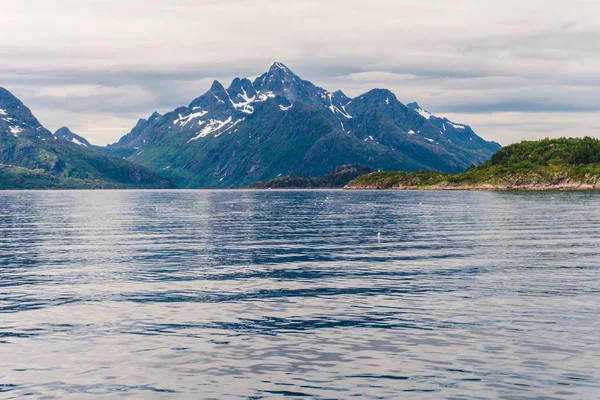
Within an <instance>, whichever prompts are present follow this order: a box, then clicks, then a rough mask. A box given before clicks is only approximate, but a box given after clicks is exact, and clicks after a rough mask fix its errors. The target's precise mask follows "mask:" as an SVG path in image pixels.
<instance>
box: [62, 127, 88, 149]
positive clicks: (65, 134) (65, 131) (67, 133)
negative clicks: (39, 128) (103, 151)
mask: <svg viewBox="0 0 600 400" xmlns="http://www.w3.org/2000/svg"><path fill="white" fill-rule="evenodd" d="M54 136H56V138H57V139H62V140H66V141H67V142H71V143H75V144H77V145H79V146H84V147H88V148H92V144H91V143H90V142H88V141H87V140H86V139H85V138H84V137H83V136H79V135H77V134H75V133H73V132H71V130H70V129H69V128H67V127H66V126H63V127H62V128H60V129H58V130H57V131H56V132H54Z"/></svg>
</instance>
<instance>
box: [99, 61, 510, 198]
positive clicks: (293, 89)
mask: <svg viewBox="0 0 600 400" xmlns="http://www.w3.org/2000/svg"><path fill="white" fill-rule="evenodd" d="M440 121H441V122H440ZM500 147H501V146H500V145H499V144H497V143H495V142H488V141H485V140H484V139H482V138H481V137H479V136H477V135H476V134H475V132H473V130H472V129H471V128H470V127H468V125H462V124H457V123H454V122H451V121H449V120H447V119H444V118H438V117H435V118H434V116H432V115H431V114H425V113H424V112H422V111H420V107H419V109H411V108H410V107H407V106H405V105H404V104H402V103H401V102H400V101H399V100H398V99H397V97H396V96H395V94H394V93H392V92H391V91H389V90H387V89H373V90H371V91H368V92H367V93H364V94H362V95H360V96H357V97H355V98H350V97H348V96H346V95H345V94H344V93H343V92H342V91H341V90H336V91H334V92H330V91H327V90H325V89H323V88H321V87H318V86H316V85H314V84H313V83H311V82H310V81H307V80H303V79H302V78H300V77H298V76H297V75H296V74H294V72H293V71H292V70H291V69H289V68H288V67H287V66H285V65H284V64H283V63H280V62H275V63H274V64H273V65H272V66H271V67H270V68H269V70H268V71H267V72H266V73H264V74H262V75H260V76H258V77H257V78H255V79H254V81H253V82H252V81H250V80H249V79H248V78H235V79H233V80H232V82H231V84H230V85H229V87H228V88H225V86H224V85H223V84H221V83H220V82H218V81H214V82H213V84H212V85H211V87H210V89H209V90H208V91H207V92H206V93H204V94H203V95H201V96H198V97H196V98H195V99H193V100H192V101H191V102H190V103H189V105H188V106H182V107H178V108H176V109H175V110H173V111H170V112H167V113H165V114H164V115H160V114H153V117H150V118H148V119H141V120H140V121H139V122H138V124H136V126H135V127H134V128H133V129H132V130H131V131H130V132H129V133H127V134H126V135H124V136H123V137H122V138H121V139H120V140H119V141H117V142H116V143H113V144H111V145H109V146H107V148H106V149H108V150H110V151H113V152H119V154H123V155H124V156H125V157H127V158H128V159H129V160H130V161H133V162H136V163H140V164H142V165H144V166H146V167H149V168H151V169H153V170H154V171H161V172H162V171H164V172H165V173H166V174H167V175H168V176H170V177H171V178H172V179H174V180H175V181H176V182H178V183H179V184H181V185H182V186H185V187H192V188H193V187H216V188H218V187H236V186H245V185H248V184H251V183H253V182H257V181H262V180H267V179H272V178H275V177H277V176H278V175H279V174H283V175H296V176H322V175H326V174H327V173H329V172H330V171H332V170H333V169H334V168H335V167H337V166H339V165H348V164H360V165H366V166H369V167H370V168H372V169H384V170H398V169H406V170H418V169H439V170H443V171H448V172H460V171H464V170H466V169H467V168H468V167H469V166H470V165H471V164H479V163H481V162H483V161H485V160H487V159H488V158H489V157H491V155H492V154H493V153H494V152H495V151H497V150H498V149H500Z"/></svg>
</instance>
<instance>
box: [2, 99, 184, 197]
mask: <svg viewBox="0 0 600 400" xmlns="http://www.w3.org/2000/svg"><path fill="white" fill-rule="evenodd" d="M91 147H92V146H91V145H90V144H89V142H87V140H85V139H84V138H82V137H81V136H78V135H75V134H74V133H72V132H70V131H69V130H68V129H67V128H61V129H59V131H57V135H56V136H55V135H53V134H52V133H50V132H49V131H48V130H47V129H46V128H44V127H43V126H42V125H41V124H40V123H39V121H38V120H37V119H36V118H35V117H34V116H33V114H32V113H31V111H30V110H29V108H27V107H26V106H25V105H24V104H23V103H22V102H21V101H20V100H19V99H17V98H16V97H15V96H13V95H12V94H11V93H10V92H9V91H8V90H6V89H4V88H0V165H1V166H2V167H1V171H0V177H1V179H0V189H10V188H28V189H41V188H79V187H82V188H100V187H111V188H118V187H155V188H160V187H172V186H173V184H172V182H171V181H170V180H169V179H166V178H163V177H161V176H159V175H158V174H156V173H154V172H152V171H150V170H149V169H148V168H145V167H142V166H140V165H135V164H133V163H131V162H129V161H126V160H123V159H121V158H117V157H110V156H107V155H105V154H103V153H101V152H99V151H97V150H93V149H91Z"/></svg>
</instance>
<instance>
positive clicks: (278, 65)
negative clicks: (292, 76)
mask: <svg viewBox="0 0 600 400" xmlns="http://www.w3.org/2000/svg"><path fill="white" fill-rule="evenodd" d="M277 70H282V71H284V72H292V71H291V70H290V69H289V68H288V67H286V66H285V64H283V63H281V62H279V61H275V62H274V63H273V65H271V68H269V72H273V71H277Z"/></svg>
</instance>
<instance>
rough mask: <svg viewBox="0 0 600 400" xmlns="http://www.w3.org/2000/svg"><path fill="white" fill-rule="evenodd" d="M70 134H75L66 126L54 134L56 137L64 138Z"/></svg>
mask: <svg viewBox="0 0 600 400" xmlns="http://www.w3.org/2000/svg"><path fill="white" fill-rule="evenodd" d="M69 133H73V132H72V131H71V130H70V129H69V128H67V127H66V126H63V127H60V128H58V129H57V130H56V132H54V136H63V135H66V134H69Z"/></svg>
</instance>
